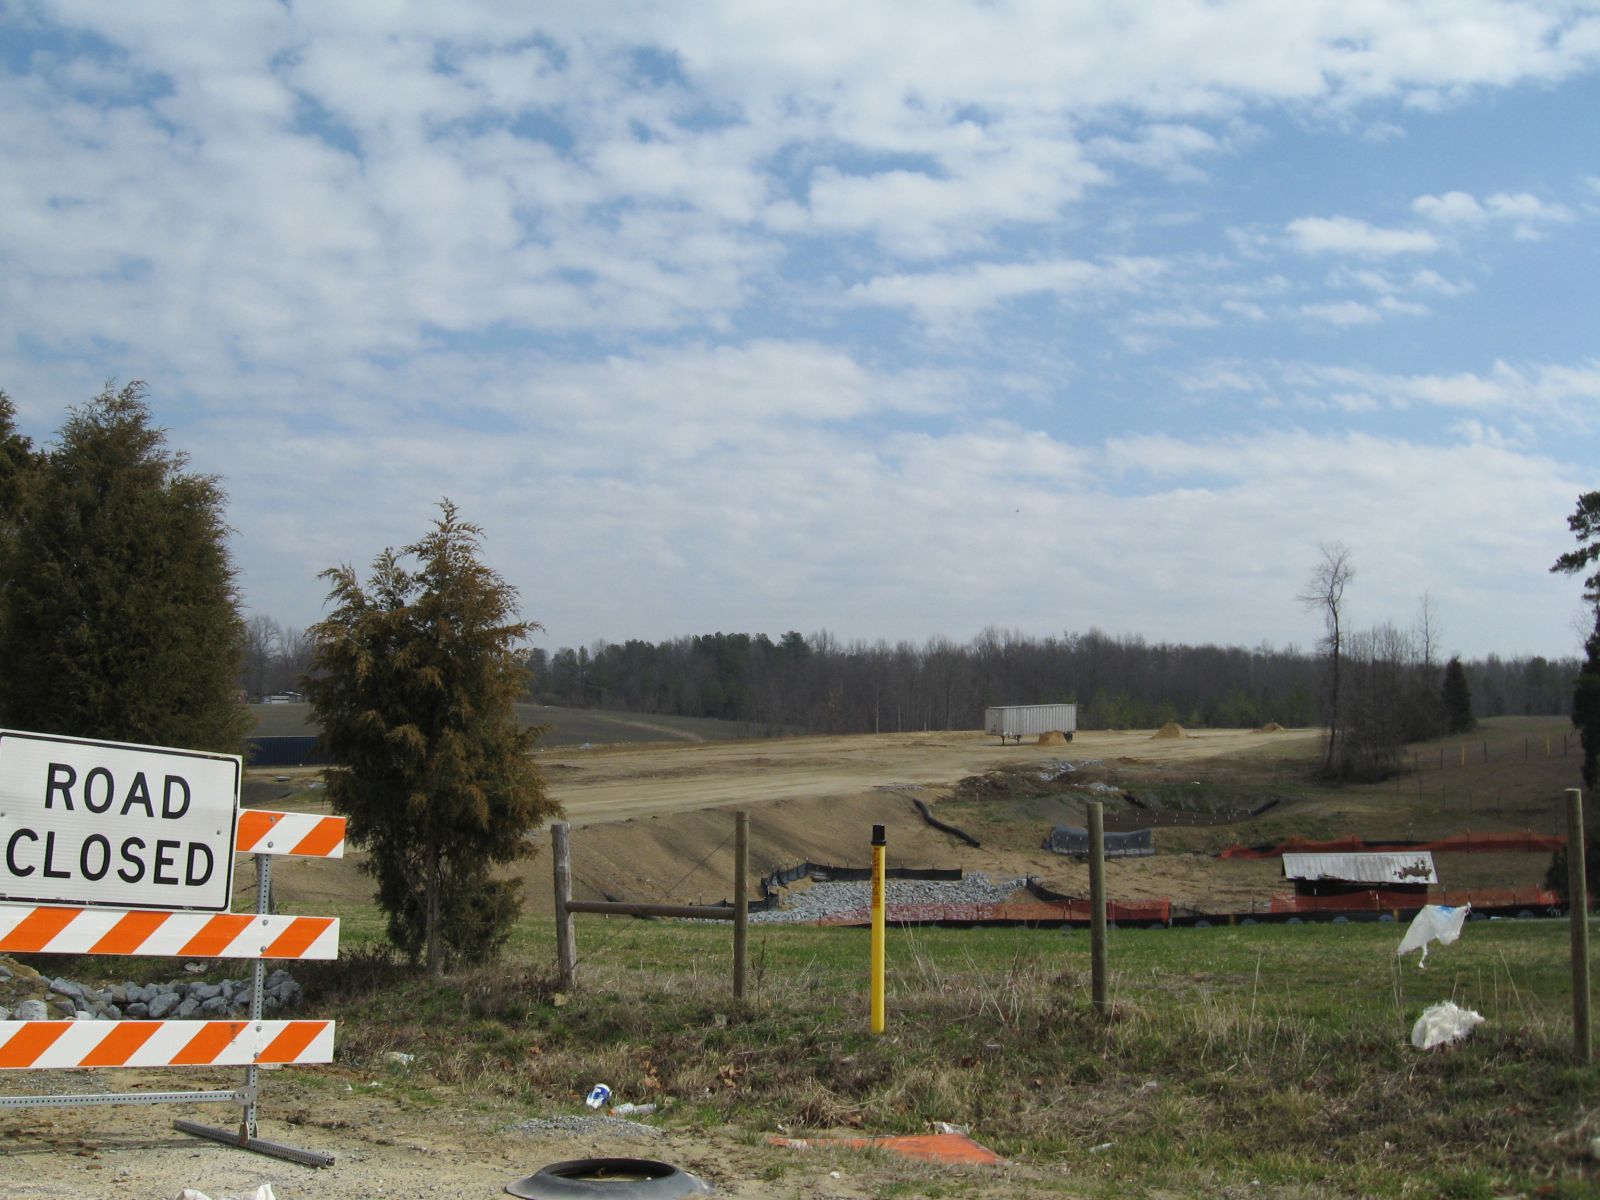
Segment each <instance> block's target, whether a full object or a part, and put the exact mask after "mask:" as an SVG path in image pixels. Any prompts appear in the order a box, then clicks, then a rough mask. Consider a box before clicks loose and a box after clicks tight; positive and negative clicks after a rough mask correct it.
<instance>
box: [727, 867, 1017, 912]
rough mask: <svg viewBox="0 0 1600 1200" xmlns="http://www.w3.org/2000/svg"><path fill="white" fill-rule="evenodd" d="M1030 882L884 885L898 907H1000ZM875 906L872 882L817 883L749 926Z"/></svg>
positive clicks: (974, 876) (982, 878)
mask: <svg viewBox="0 0 1600 1200" xmlns="http://www.w3.org/2000/svg"><path fill="white" fill-rule="evenodd" d="M1026 882H1027V881H1026V880H1025V879H1023V878H1021V877H1018V878H1015V879H1001V880H997V881H994V882H991V881H990V879H989V877H988V876H987V875H985V874H984V873H983V872H982V871H973V872H971V873H969V874H968V875H967V876H966V878H964V879H959V880H953V881H948V882H946V881H943V880H937V879H890V880H887V881H886V882H885V891H884V900H885V902H886V903H887V904H889V905H891V906H892V905H896V904H999V903H1002V902H1003V901H1005V900H1009V899H1010V898H1011V896H1012V895H1013V894H1014V893H1015V892H1016V890H1017V889H1018V888H1020V887H1022V886H1023V885H1024V884H1025V883H1026ZM871 903H872V883H871V881H870V880H860V881H854V880H852V881H848V882H846V881H839V882H829V883H814V884H812V885H811V886H810V887H809V888H806V889H804V890H803V891H796V892H791V893H789V894H788V895H786V896H785V897H784V906H783V907H782V908H781V909H776V910H774V911H771V912H753V913H751V914H750V923H751V924H752V925H755V924H763V925H783V924H805V923H808V922H814V921H820V920H822V919H824V918H826V917H834V916H839V915H841V914H844V913H850V912H856V911H858V910H860V909H863V908H867V907H868V906H869V905H871Z"/></svg>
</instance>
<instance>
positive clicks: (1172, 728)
mask: <svg viewBox="0 0 1600 1200" xmlns="http://www.w3.org/2000/svg"><path fill="white" fill-rule="evenodd" d="M1188 736H1189V735H1188V734H1187V733H1185V732H1184V729H1183V726H1182V725H1179V724H1178V723H1177V722H1176V721H1168V722H1167V723H1166V724H1165V725H1163V726H1162V727H1161V728H1160V729H1158V730H1156V731H1155V733H1154V734H1152V735H1151V737H1152V740H1153V739H1154V738H1181V737H1188Z"/></svg>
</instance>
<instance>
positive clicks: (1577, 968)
mask: <svg viewBox="0 0 1600 1200" xmlns="http://www.w3.org/2000/svg"><path fill="white" fill-rule="evenodd" d="M1583 841H1584V839H1583V793H1582V792H1581V791H1580V790H1578V789H1577V788H1568V789H1567V924H1568V925H1569V926H1570V927H1571V930H1572V1048H1573V1052H1574V1054H1576V1056H1577V1059H1578V1061H1579V1062H1581V1063H1583V1064H1585V1065H1587V1064H1588V1063H1590V1062H1592V1061H1593V1058H1594V1054H1593V1048H1592V1046H1591V1045H1590V1040H1589V881H1588V869H1587V864H1585V862H1584V861H1583V854H1584V844H1583Z"/></svg>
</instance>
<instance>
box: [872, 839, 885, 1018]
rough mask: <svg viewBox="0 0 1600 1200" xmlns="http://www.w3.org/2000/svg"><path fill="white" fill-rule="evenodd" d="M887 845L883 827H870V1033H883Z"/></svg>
mask: <svg viewBox="0 0 1600 1200" xmlns="http://www.w3.org/2000/svg"><path fill="white" fill-rule="evenodd" d="M887 850H888V844H887V841H886V839H885V838H884V836H883V826H882V825H874V826H873V827H872V1032H873V1033H882V1032H883V934H884V921H883V904H884V898H883V890H884V888H883V878H884V865H883V863H884V855H885V854H886V852H887Z"/></svg>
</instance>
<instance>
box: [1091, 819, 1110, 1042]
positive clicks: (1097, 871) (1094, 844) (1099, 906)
mask: <svg viewBox="0 0 1600 1200" xmlns="http://www.w3.org/2000/svg"><path fill="white" fill-rule="evenodd" d="M1089 956H1090V967H1089V978H1090V983H1091V985H1092V988H1093V994H1094V1007H1095V1011H1096V1012H1098V1013H1100V1014H1101V1015H1102V1016H1104V1015H1105V1014H1107V1013H1109V1012H1110V1011H1111V1000H1110V990H1109V988H1108V987H1107V981H1106V828H1105V805H1103V804H1101V803H1100V802H1099V801H1098V800H1096V801H1094V802H1093V803H1091V804H1090V805H1089Z"/></svg>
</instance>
